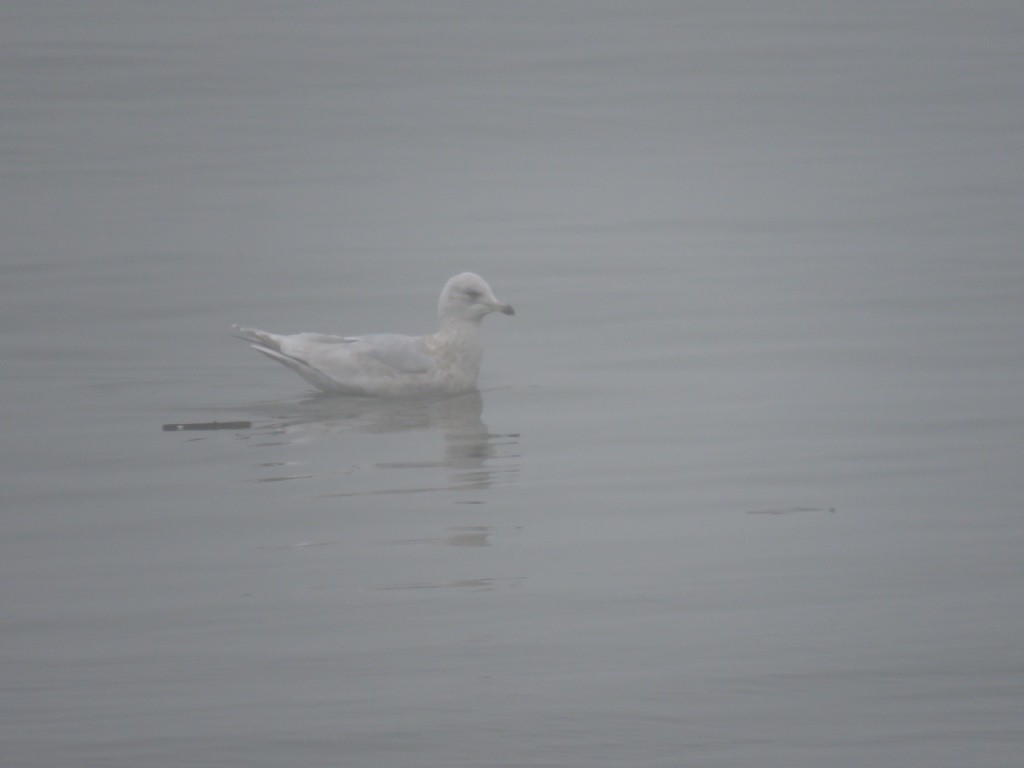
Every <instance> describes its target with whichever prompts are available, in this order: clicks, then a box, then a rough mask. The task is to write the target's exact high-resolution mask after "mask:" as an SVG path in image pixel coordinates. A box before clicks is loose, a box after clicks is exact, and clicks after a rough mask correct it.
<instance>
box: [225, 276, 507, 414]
mask: <svg viewBox="0 0 1024 768" xmlns="http://www.w3.org/2000/svg"><path fill="white" fill-rule="evenodd" d="M491 312H502V313H504V314H506V315H514V314H515V310H514V309H512V307H511V306H510V305H508V304H503V303H502V302H500V301H498V299H497V298H495V296H494V293H493V292H492V291H491V288H490V286H489V285H487V283H486V282H485V281H484V279H483V278H482V277H480V276H479V275H475V274H473V273H472V272H463V273H462V274H461V275H456V276H455V277H453V278H452V279H451V280H449V281H448V282H447V283H446V284H445V286H444V290H442V291H441V299H440V300H439V301H438V306H437V316H438V320H439V321H440V322H439V328H438V330H437V332H436V333H432V334H429V335H427V336H402V335H399V334H395V333H375V334H370V335H368V336H331V335H329V334H323V333H295V334H290V335H281V334H277V333H268V332H266V331H260V330H256V329H255V328H243V327H242V326H238V325H236V326H234V327H235V330H236V331H238V333H239V334H240V335H241V337H242V338H244V339H247V340H248V341H252V342H254V343H253V344H252V348H253V349H255V350H256V351H257V352H262V353H263V354H264V355H266V356H267V357H269V358H272V359H274V360H277V361H278V362H279V363H282V364H284V365H286V366H288V367H289V368H291V369H292V370H293V371H295V372H296V373H298V374H299V375H300V376H302V377H303V378H304V379H306V381H308V382H310V383H311V384H313V385H314V386H316V387H317V388H319V389H321V390H323V391H324V392H334V393H339V394H348V395H373V396H378V397H399V396H405V395H421V394H455V393H459V392H467V391H470V390H472V389H474V388H475V387H476V380H477V376H478V375H479V373H480V360H481V358H482V356H483V341H482V339H481V335H480V321H481V320H483V319H484V317H485V316H486V315H489V314H490V313H491Z"/></svg>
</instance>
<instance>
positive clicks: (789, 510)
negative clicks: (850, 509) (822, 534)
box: [747, 507, 836, 515]
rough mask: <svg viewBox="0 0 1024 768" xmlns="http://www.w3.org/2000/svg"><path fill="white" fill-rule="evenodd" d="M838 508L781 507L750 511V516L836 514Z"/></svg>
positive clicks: (748, 511)
mask: <svg viewBox="0 0 1024 768" xmlns="http://www.w3.org/2000/svg"><path fill="white" fill-rule="evenodd" d="M835 511H836V508H835V507H829V508H828V509H825V508H824V507H779V508H777V509H748V510H747V514H748V515H789V514H792V513H794V512H831V513H833V514H835Z"/></svg>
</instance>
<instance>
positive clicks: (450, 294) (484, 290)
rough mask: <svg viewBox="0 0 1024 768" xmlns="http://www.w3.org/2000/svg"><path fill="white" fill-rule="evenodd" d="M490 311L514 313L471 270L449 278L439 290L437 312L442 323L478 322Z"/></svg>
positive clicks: (508, 305) (506, 313) (509, 306)
mask: <svg viewBox="0 0 1024 768" xmlns="http://www.w3.org/2000/svg"><path fill="white" fill-rule="evenodd" d="M491 312H501V313H502V314H505V315H514V314H515V313H516V311H515V310H514V309H512V306H511V305H510V304H504V303H502V302H500V301H498V299H497V298H496V297H495V295H494V292H493V291H491V286H489V285H488V284H487V282H486V281H485V280H484V279H483V278H482V277H480V275H475V274H473V273H472V272H463V273H462V274H461V275H456V276H455V277H453V278H452V279H451V280H449V281H448V282H447V283H446V284H445V286H444V290H443V291H441V300H440V301H439V302H438V306H437V314H438V317H439V318H440V319H441V322H442V323H445V322H452V321H458V320H470V321H474V322H480V320H482V319H483V318H484V316H486V315H489V314H490V313H491Z"/></svg>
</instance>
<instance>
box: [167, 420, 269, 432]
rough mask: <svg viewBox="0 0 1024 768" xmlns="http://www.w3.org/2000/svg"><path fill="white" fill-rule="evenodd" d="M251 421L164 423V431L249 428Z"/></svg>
mask: <svg viewBox="0 0 1024 768" xmlns="http://www.w3.org/2000/svg"><path fill="white" fill-rule="evenodd" d="M251 426H252V422H251V421H202V422H192V423H191V424H164V432H180V431H181V430H184V429H249V428H250V427H251Z"/></svg>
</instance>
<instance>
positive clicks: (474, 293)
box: [465, 288, 483, 301]
mask: <svg viewBox="0 0 1024 768" xmlns="http://www.w3.org/2000/svg"><path fill="white" fill-rule="evenodd" d="M465 294H466V296H467V297H469V300H470V301H476V300H477V299H479V298H480V297H481V296H482V295H483V294H482V293H480V291H478V290H476V289H475V288H467V289H466V290H465Z"/></svg>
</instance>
